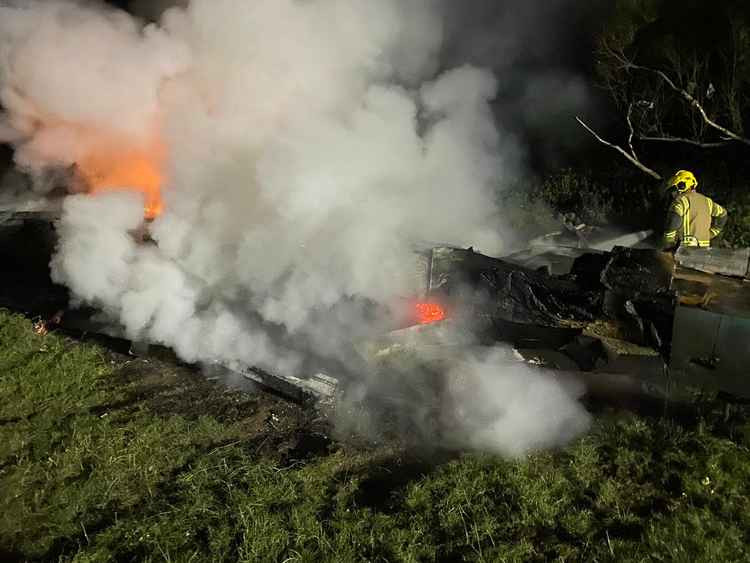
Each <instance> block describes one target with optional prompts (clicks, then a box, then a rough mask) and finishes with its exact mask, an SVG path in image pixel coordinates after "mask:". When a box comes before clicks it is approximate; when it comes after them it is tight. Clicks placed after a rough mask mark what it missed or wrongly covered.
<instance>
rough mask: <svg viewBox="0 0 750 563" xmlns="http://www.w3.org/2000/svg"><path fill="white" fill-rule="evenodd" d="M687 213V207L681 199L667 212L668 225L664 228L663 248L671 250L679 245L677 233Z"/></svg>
mask: <svg viewBox="0 0 750 563" xmlns="http://www.w3.org/2000/svg"><path fill="white" fill-rule="evenodd" d="M684 214H685V209H684V206H683V203H682V200H681V199H678V200H677V201H675V202H674V203H673V204H672V205H671V206H670V208H669V213H668V214H667V225H666V228H665V229H664V240H663V242H662V248H664V250H669V249H670V248H674V247H675V246H677V233H678V232H679V230H680V229H681V228H682V217H683V215H684Z"/></svg>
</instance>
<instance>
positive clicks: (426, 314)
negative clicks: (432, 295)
mask: <svg viewBox="0 0 750 563" xmlns="http://www.w3.org/2000/svg"><path fill="white" fill-rule="evenodd" d="M415 309H416V312H417V321H418V322H419V324H421V325H428V324H432V323H437V322H440V321H444V320H445V319H446V318H447V315H446V314H445V309H443V308H442V307H441V306H440V305H438V304H437V303H417V304H416V305H415Z"/></svg>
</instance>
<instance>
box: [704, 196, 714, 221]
mask: <svg viewBox="0 0 750 563" xmlns="http://www.w3.org/2000/svg"><path fill="white" fill-rule="evenodd" d="M706 203H708V216H709V217H713V216H714V202H713V200H712V199H711V198H710V197H707V198H706Z"/></svg>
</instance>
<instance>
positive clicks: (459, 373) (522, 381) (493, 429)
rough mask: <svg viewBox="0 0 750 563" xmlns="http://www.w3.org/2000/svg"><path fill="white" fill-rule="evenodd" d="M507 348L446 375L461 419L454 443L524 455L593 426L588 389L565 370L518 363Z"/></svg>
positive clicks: (455, 415) (453, 412)
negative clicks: (587, 406) (548, 370)
mask: <svg viewBox="0 0 750 563" xmlns="http://www.w3.org/2000/svg"><path fill="white" fill-rule="evenodd" d="M506 356H507V354H506V353H505V351H504V350H503V349H500V348H498V349H495V350H492V351H491V352H490V353H489V354H486V355H484V357H478V356H470V357H469V358H468V359H467V360H466V361H464V362H461V363H460V364H459V365H457V366H456V367H455V368H454V369H453V370H452V371H451V372H450V373H449V374H448V375H447V377H446V381H447V384H448V387H449V391H448V396H450V397H451V399H452V408H447V409H446V413H445V414H444V416H446V417H449V418H450V419H451V420H452V421H455V422H454V423H453V425H452V430H453V431H452V433H451V435H450V436H449V438H448V439H449V443H450V441H452V442H454V443H455V444H459V445H464V444H468V445H470V446H471V447H473V448H476V449H479V450H485V451H491V452H494V453H498V454H502V455H504V456H507V457H519V456H522V455H525V454H527V453H529V452H530V451H534V450H540V449H546V448H552V447H556V446H559V445H560V444H566V443H568V442H569V441H570V440H572V439H573V438H575V437H576V436H579V435H580V434H582V433H583V432H585V431H586V430H588V428H589V425H590V419H591V417H590V415H589V414H588V412H586V409H585V408H584V407H583V406H582V405H581V403H579V402H578V399H579V398H580V397H581V396H582V395H583V394H584V392H585V387H584V385H583V384H582V383H581V382H580V381H577V380H576V379H574V378H571V377H567V376H565V375H564V374H558V375H555V374H551V373H546V372H543V371H540V370H539V369H536V368H533V367H531V366H527V365H524V364H516V365H512V364H509V362H508V361H507V359H506Z"/></svg>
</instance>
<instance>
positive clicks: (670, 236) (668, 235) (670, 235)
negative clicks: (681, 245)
mask: <svg viewBox="0 0 750 563" xmlns="http://www.w3.org/2000/svg"><path fill="white" fill-rule="evenodd" d="M664 238H668V239H676V238H677V231H669V232H668V233H664Z"/></svg>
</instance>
